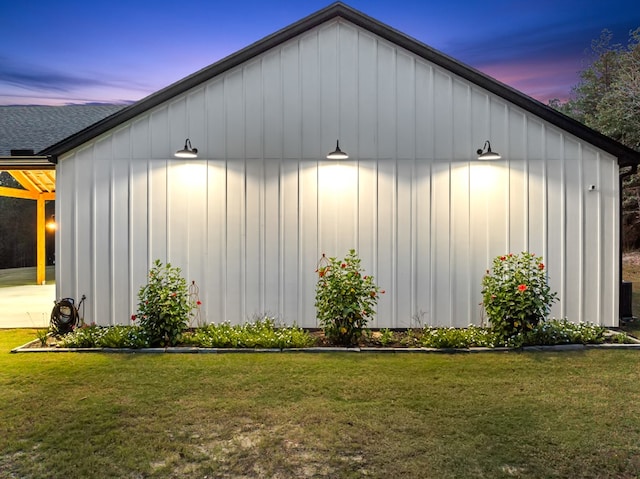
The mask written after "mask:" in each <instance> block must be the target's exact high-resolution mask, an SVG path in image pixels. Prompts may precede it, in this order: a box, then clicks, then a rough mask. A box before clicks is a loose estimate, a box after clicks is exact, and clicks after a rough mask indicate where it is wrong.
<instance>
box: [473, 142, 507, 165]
mask: <svg viewBox="0 0 640 479" xmlns="http://www.w3.org/2000/svg"><path fill="white" fill-rule="evenodd" d="M476 153H478V159H479V160H499V159H500V158H502V156H500V153H498V152H497V151H491V142H489V140H487V141H485V142H484V146H483V147H482V148H480V149H478V151H477V152H476Z"/></svg>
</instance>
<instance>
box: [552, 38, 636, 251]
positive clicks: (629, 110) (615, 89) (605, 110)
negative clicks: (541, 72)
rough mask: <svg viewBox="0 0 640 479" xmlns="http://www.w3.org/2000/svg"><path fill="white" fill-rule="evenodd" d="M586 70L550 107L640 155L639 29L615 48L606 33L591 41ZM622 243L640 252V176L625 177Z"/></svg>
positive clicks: (624, 246) (614, 44)
mask: <svg viewBox="0 0 640 479" xmlns="http://www.w3.org/2000/svg"><path fill="white" fill-rule="evenodd" d="M588 60H589V62H588V65H587V66H586V67H585V68H584V70H582V71H581V72H580V80H579V82H578V84H577V85H576V86H575V87H574V88H573V90H572V94H571V97H570V99H569V100H568V101H565V102H561V101H559V100H552V101H550V102H549V104H550V106H552V107H554V108H556V109H557V110H559V111H560V112H562V113H564V114H566V115H568V116H571V117H573V118H575V119H576V120H578V121H580V122H582V123H584V124H585V125H587V126H589V127H591V128H593V129H594V130H597V131H599V132H600V133H602V134H604V135H607V136H608V137H610V138H613V139H614V140H617V141H619V142H620V143H622V144H623V145H626V146H628V147H629V148H632V149H634V150H636V151H640V28H637V29H636V30H633V31H631V32H630V33H629V38H628V41H627V44H626V45H623V44H619V43H614V42H613V34H612V33H611V32H610V31H609V30H606V29H605V30H603V31H602V32H601V34H600V36H599V37H598V38H596V39H594V40H593V41H592V42H591V49H590V52H589V58H588ZM622 240H623V248H625V249H640V174H638V173H636V174H633V175H630V176H628V177H626V178H625V180H624V183H623V187H622Z"/></svg>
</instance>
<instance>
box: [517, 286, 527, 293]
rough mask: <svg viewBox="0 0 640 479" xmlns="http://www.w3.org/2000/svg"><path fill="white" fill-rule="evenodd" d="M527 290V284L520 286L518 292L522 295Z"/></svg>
mask: <svg viewBox="0 0 640 479" xmlns="http://www.w3.org/2000/svg"><path fill="white" fill-rule="evenodd" d="M526 290H527V285H526V284H520V285H518V291H520V292H521V293H524V292H525V291H526Z"/></svg>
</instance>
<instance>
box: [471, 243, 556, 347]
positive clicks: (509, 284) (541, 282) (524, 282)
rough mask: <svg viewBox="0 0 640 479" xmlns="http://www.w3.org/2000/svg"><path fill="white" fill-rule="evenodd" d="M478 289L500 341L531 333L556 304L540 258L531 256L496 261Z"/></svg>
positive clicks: (511, 255)
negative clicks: (552, 305)
mask: <svg viewBox="0 0 640 479" xmlns="http://www.w3.org/2000/svg"><path fill="white" fill-rule="evenodd" d="M482 287H483V289H482V304H483V306H484V309H485V311H486V313H487V316H488V317H489V322H490V324H491V328H492V330H493V331H494V332H495V333H496V334H497V336H498V339H499V340H501V341H507V340H508V338H510V337H512V336H514V335H518V334H523V333H525V332H527V331H531V330H532V329H533V328H534V327H535V326H536V325H537V324H538V323H539V322H540V321H542V320H543V319H545V318H546V317H547V314H548V313H549V309H550V307H551V304H552V303H553V302H554V301H556V293H553V292H551V289H550V288H549V285H548V283H547V275H546V272H545V265H544V263H543V261H542V257H538V256H536V255H535V254H533V253H527V252H523V253H521V254H518V255H514V254H508V255H506V256H498V257H496V258H495V259H494V260H493V268H492V271H489V270H487V274H486V275H485V276H484V278H483V280H482Z"/></svg>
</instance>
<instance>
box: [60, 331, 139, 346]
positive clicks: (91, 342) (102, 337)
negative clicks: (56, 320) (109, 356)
mask: <svg viewBox="0 0 640 479" xmlns="http://www.w3.org/2000/svg"><path fill="white" fill-rule="evenodd" d="M58 344H59V345H60V346H61V347H63V348H135V349H139V348H147V347H149V346H150V344H151V343H150V340H149V337H148V336H147V334H146V332H145V331H144V330H143V329H142V328H140V327H138V326H108V327H101V326H95V325H92V326H84V327H80V328H76V329H75V330H74V331H72V332H70V333H68V334H66V335H65V336H63V337H61V338H60V340H59V342H58Z"/></svg>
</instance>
